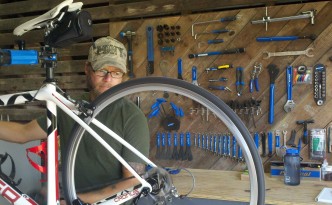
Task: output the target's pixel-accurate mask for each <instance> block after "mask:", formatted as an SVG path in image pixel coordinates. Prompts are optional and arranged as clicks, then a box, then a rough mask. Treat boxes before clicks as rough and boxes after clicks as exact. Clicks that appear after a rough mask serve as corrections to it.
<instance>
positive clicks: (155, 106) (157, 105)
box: [151, 101, 160, 110]
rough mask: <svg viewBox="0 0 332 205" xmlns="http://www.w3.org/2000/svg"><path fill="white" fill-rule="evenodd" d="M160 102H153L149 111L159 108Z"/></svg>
mask: <svg viewBox="0 0 332 205" xmlns="http://www.w3.org/2000/svg"><path fill="white" fill-rule="evenodd" d="M159 105H160V102H158V101H157V102H155V103H153V104H152V105H151V110H154V109H155V108H159Z"/></svg>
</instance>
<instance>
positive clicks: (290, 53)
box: [263, 48, 314, 59]
mask: <svg viewBox="0 0 332 205" xmlns="http://www.w3.org/2000/svg"><path fill="white" fill-rule="evenodd" d="M313 51H314V49H313V48H308V49H306V50H303V51H284V52H274V53H272V52H268V51H264V52H263V59H268V58H270V57H277V56H299V55H306V56H307V57H314V54H313V53H312V52H313Z"/></svg>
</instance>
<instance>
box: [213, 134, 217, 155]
mask: <svg viewBox="0 0 332 205" xmlns="http://www.w3.org/2000/svg"><path fill="white" fill-rule="evenodd" d="M213 152H214V153H216V152H217V136H214V137H213Z"/></svg>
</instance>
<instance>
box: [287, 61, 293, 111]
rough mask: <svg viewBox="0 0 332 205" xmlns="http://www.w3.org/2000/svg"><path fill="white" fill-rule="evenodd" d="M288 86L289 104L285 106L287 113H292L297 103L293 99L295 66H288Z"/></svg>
mask: <svg viewBox="0 0 332 205" xmlns="http://www.w3.org/2000/svg"><path fill="white" fill-rule="evenodd" d="M286 86H287V102H286V104H285V105H284V110H285V111H286V112H291V111H292V110H294V108H295V102H294V101H293V98H292V90H293V66H290V65H288V66H287V68H286Z"/></svg>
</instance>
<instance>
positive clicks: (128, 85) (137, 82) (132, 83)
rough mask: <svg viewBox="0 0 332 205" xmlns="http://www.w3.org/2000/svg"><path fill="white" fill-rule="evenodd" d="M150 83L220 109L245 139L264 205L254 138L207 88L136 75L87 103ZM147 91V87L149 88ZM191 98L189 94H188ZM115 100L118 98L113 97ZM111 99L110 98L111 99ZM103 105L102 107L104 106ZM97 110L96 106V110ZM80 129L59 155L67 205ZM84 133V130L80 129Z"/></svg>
mask: <svg viewBox="0 0 332 205" xmlns="http://www.w3.org/2000/svg"><path fill="white" fill-rule="evenodd" d="M153 85H158V86H163V87H165V89H166V88H168V87H173V88H174V87H177V88H180V89H182V90H188V92H189V91H191V92H194V93H196V94H197V95H199V96H201V97H203V98H204V99H207V100H208V101H209V102H210V103H211V104H214V105H215V106H217V107H218V108H219V109H220V110H221V111H223V112H224V114H225V115H227V117H228V118H229V119H230V120H231V121H232V123H233V124H234V125H235V126H236V127H237V129H238V130H239V132H240V133H241V135H242V136H243V138H244V141H245V142H246V144H247V146H248V148H249V150H250V153H251V155H252V159H253V162H254V167H255V169H256V173H255V175H256V176H257V184H258V198H257V205H264V204H265V179H264V169H263V165H262V161H261V158H260V156H259V153H258V152H257V148H256V146H255V143H254V141H253V140H252V138H251V135H250V133H249V131H248V129H247V128H246V127H245V125H244V124H243V122H242V121H241V119H240V118H239V117H238V116H237V115H236V114H235V113H234V112H233V110H232V109H230V108H229V106H228V105H227V104H226V103H224V102H223V101H222V100H220V98H218V97H217V96H215V95H213V94H212V93H210V92H208V91H207V90H205V89H203V88H201V87H198V86H196V85H193V84H191V83H188V82H186V81H183V80H178V79H173V78H165V77H144V78H138V79H133V80H129V81H126V82H123V83H121V84H119V85H116V86H114V87H112V88H110V89H109V90H108V91H106V92H104V93H103V94H101V95H100V96H99V97H98V98H97V99H96V100H95V101H94V102H92V103H91V105H92V106H95V107H96V108H98V106H99V105H101V104H103V103H105V102H107V100H108V99H109V98H111V97H114V96H117V95H121V93H123V92H124V91H125V90H130V89H135V88H137V87H142V86H153ZM149 90H151V89H149ZM191 97H192V96H191ZM117 99H118V98H117ZM192 99H193V100H196V99H195V98H192ZM112 102H113V101H112ZM112 102H108V103H107V104H110V103H112ZM104 107H105V106H104ZM96 110H98V109H96ZM97 114H98V113H95V114H94V115H97ZM86 121H87V123H88V124H89V122H90V121H91V120H90V121H89V120H86ZM82 130H84V129H83V128H82V127H81V126H79V125H78V124H77V125H76V126H75V127H74V128H73V132H72V135H71V138H70V141H69V143H68V145H67V147H66V151H65V153H64V154H63V155H62V156H66V157H65V160H64V164H63V166H62V167H63V171H62V174H63V188H64V194H65V198H66V200H67V204H70V200H72V196H70V194H69V192H70V191H71V192H73V190H71V188H70V187H68V186H70V182H69V180H70V178H69V177H70V173H68V172H69V169H68V168H69V167H70V165H71V162H70V159H71V158H72V157H75V156H72V155H74V154H73V153H72V148H73V146H74V144H75V142H77V140H78V139H77V138H78V137H80V135H81V134H80V133H81V132H82ZM83 132H84V131H83Z"/></svg>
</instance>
